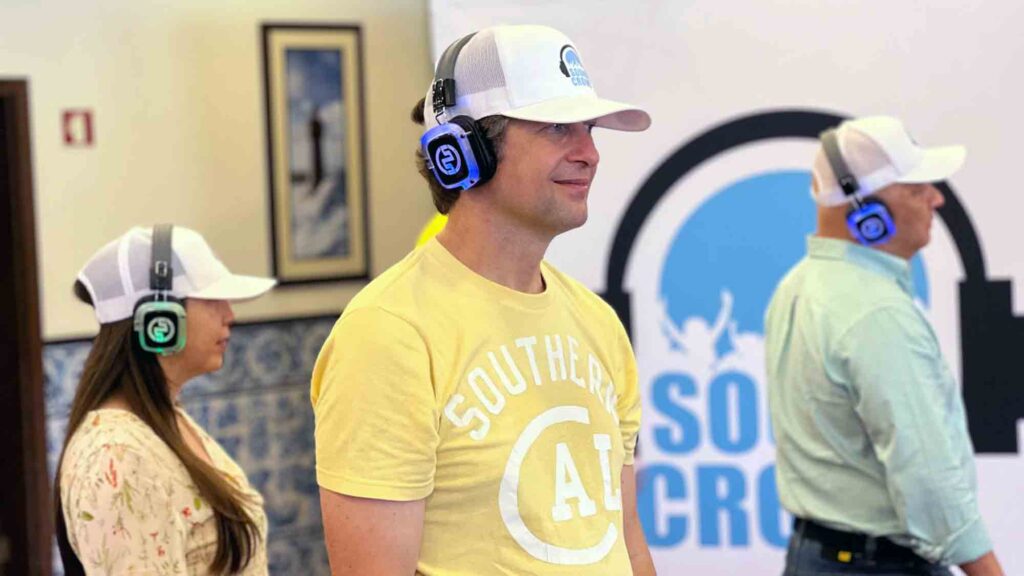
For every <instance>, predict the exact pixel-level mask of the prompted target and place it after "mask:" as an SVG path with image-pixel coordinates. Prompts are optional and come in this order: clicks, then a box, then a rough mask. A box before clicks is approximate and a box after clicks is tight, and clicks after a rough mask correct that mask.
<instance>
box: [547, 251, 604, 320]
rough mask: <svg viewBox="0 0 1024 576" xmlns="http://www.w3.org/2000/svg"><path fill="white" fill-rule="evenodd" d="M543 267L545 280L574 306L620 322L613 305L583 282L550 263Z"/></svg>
mask: <svg viewBox="0 0 1024 576" xmlns="http://www.w3.org/2000/svg"><path fill="white" fill-rule="evenodd" d="M541 267H542V268H541V269H542V270H543V273H544V280H545V281H546V282H548V283H549V284H551V285H552V286H551V288H552V289H555V290H558V291H559V292H561V293H562V294H563V295H564V296H565V297H566V298H567V299H568V300H569V301H570V302H571V303H572V304H573V305H574V306H576V307H578V308H580V309H582V310H584V311H585V312H588V313H590V314H596V315H599V316H602V317H605V318H606V319H609V320H611V319H614V321H615V322H618V315H617V314H616V312H615V310H614V309H613V308H612V307H611V305H609V304H608V303H607V302H606V301H605V300H604V299H603V298H601V297H600V296H598V295H597V294H595V293H594V291H593V290H591V289H590V288H587V287H586V286H585V285H584V284H583V283H582V282H580V281H579V280H577V279H575V278H573V277H572V276H570V275H568V274H566V273H565V272H563V271H561V270H559V269H558V268H556V267H555V266H553V265H552V264H551V263H550V262H547V261H544V262H543V264H542V265H541Z"/></svg>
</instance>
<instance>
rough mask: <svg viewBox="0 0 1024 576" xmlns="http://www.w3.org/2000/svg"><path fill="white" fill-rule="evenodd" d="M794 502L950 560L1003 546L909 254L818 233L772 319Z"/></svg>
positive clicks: (844, 526) (775, 399)
mask: <svg viewBox="0 0 1024 576" xmlns="http://www.w3.org/2000/svg"><path fill="white" fill-rule="evenodd" d="M765 348H766V357H767V369H768V389H769V404H770V407H771V416H772V426H773V427H774V431H775V437H776V444H777V447H778V455H777V464H776V466H777V468H776V474H777V479H778V488H779V495H780V497H781V500H782V504H783V506H784V507H785V508H786V510H788V511H790V512H791V513H792V514H794V515H795V516H798V517H801V518H806V519H810V520H814V521H817V522H819V523H822V524H825V525H828V526H831V527H833V528H836V529H839V530H845V531H848V532H861V533H865V534H870V535H874V536H887V537H889V538H890V539H892V540H894V541H896V542H898V543H900V544H903V545H905V546H909V547H911V548H912V549H913V550H914V551H915V552H916V553H917V554H918V555H920V556H922V557H924V558H926V559H928V560H930V561H938V562H942V563H944V564H961V563H964V562H969V561H971V560H975V559H977V558H979V557H980V556H982V555H983V554H985V553H986V552H988V551H989V550H991V549H992V546H991V544H990V541H989V538H988V534H987V532H986V531H985V527H984V525H983V524H982V521H981V517H980V515H979V512H978V505H977V498H976V492H977V486H976V482H975V475H974V460H973V450H972V447H971V442H970V437H969V436H968V432H967V420H966V418H965V416H964V407H963V401H962V400H961V398H960V395H959V390H958V387H957V384H956V381H955V380H954V379H953V375H952V374H951V373H950V371H949V368H948V367H947V366H946V362H945V361H944V360H943V358H942V354H941V352H940V350H939V343H938V340H937V339H936V337H935V333H934V332H933V330H932V328H931V325H930V324H929V323H928V320H927V319H926V318H925V316H924V314H923V313H922V312H921V310H920V309H919V308H918V307H917V305H915V304H914V301H913V298H912V287H911V277H910V266H909V264H908V262H907V261H906V260H904V259H902V258H898V257H895V256H891V255H889V254H886V253H884V252H881V251H878V250H875V249H872V248H866V247H863V246H860V245H857V244H854V243H852V242H847V241H844V240H834V239H827V238H819V237H813V236H812V237H810V238H808V241H807V257H805V258H804V259H803V260H802V261H801V262H800V263H799V264H797V266H796V267H794V268H793V269H792V270H791V271H790V272H789V273H788V274H787V275H786V277H785V278H783V280H782V282H781V283H780V284H779V287H778V288H777V289H776V291H775V294H774V296H773V297H772V300H771V303H770V304H769V306H768V311H767V314H766V318H765Z"/></svg>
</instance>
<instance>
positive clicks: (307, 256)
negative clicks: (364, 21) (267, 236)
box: [261, 23, 370, 284]
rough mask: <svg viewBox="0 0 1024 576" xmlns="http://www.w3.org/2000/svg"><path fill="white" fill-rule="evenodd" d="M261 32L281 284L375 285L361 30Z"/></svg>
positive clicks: (301, 27) (271, 26)
mask: <svg viewBox="0 0 1024 576" xmlns="http://www.w3.org/2000/svg"><path fill="white" fill-rule="evenodd" d="M261 28H262V39H263V70H264V76H263V77H264V88H265V97H266V111H267V166H268V176H269V182H270V186H269V189H270V230H271V246H272V262H273V273H274V276H275V277H276V278H277V279H278V281H279V282H280V283H281V284H304V283H309V282H327V281H337V280H351V279H366V278H369V272H370V270H369V260H370V257H369V256H370V242H369V221H368V220H369V218H368V197H367V190H368V186H367V172H366V122H365V105H364V102H365V99H364V97H363V93H364V88H363V86H364V83H363V48H362V31H361V29H360V27H359V26H357V25H324V24H308V25H307V24H290V23H287V24H285V23H264V24H262V26H261Z"/></svg>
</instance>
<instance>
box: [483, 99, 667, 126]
mask: <svg viewBox="0 0 1024 576" xmlns="http://www.w3.org/2000/svg"><path fill="white" fill-rule="evenodd" d="M501 115H502V116H508V117H509V118H517V119H519V120H532V121H534V122H557V123H559V124H572V123H575V122H590V121H593V122H594V124H595V125H596V126H600V127H602V128H610V129H612V130H625V131H628V132H640V131H643V130H646V129H647V128H648V127H650V125H651V117H650V115H649V114H647V112H644V111H643V110H641V109H639V108H637V107H635V106H630V105H629V104H623V103H621V102H615V101H613V100H605V99H603V98H597V97H595V96H590V95H579V96H572V97H568V98H553V99H551V100H546V101H544V102H539V103H537V104H531V105H530V106H524V107H522V108H516V109H515V110H506V111H503V112H501Z"/></svg>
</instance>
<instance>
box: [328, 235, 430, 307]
mask: <svg viewBox="0 0 1024 576" xmlns="http://www.w3.org/2000/svg"><path fill="white" fill-rule="evenodd" d="M425 275H426V271H425V270H424V260H423V257H422V251H421V250H413V251H412V252H409V253H408V254H406V255H405V256H404V257H403V258H402V259H401V260H399V261H398V262H396V263H394V264H392V265H391V266H390V267H389V268H388V269H387V270H385V271H384V272H382V273H381V274H380V275H378V276H377V277H376V278H374V279H373V280H371V281H370V282H369V283H368V284H367V285H366V286H364V287H363V288H362V289H361V290H360V291H359V292H357V293H356V295H355V296H353V297H352V300H350V301H349V303H348V306H346V307H345V311H346V312H349V311H350V310H357V309H360V308H375V307H380V308H390V307H392V306H394V305H402V304H405V303H406V301H407V300H408V299H409V298H410V297H411V296H412V295H413V294H415V292H416V290H417V289H418V288H419V289H422V288H424V287H426V286H428V285H429V284H427V283H425V282H424V276H425Z"/></svg>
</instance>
